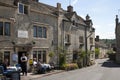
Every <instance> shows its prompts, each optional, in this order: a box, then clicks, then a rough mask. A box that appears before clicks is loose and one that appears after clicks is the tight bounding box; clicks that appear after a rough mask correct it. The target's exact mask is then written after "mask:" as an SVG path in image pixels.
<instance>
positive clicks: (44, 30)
mask: <svg viewBox="0 0 120 80" xmlns="http://www.w3.org/2000/svg"><path fill="white" fill-rule="evenodd" d="M43 38H47V29H46V27H43Z"/></svg>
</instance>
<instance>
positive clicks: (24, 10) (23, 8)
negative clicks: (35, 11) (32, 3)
mask: <svg viewBox="0 0 120 80" xmlns="http://www.w3.org/2000/svg"><path fill="white" fill-rule="evenodd" d="M19 4H21V5H23V13H21V12H20V11H19ZM25 6H27V7H28V9H29V6H28V5H26V4H23V3H18V13H19V14H25V10H24V7H25Z"/></svg>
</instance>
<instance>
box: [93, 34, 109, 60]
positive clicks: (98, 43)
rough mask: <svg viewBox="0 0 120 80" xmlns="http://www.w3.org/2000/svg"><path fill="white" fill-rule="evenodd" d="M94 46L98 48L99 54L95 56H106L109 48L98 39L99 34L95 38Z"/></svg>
mask: <svg viewBox="0 0 120 80" xmlns="http://www.w3.org/2000/svg"><path fill="white" fill-rule="evenodd" d="M95 48H97V49H99V52H100V53H99V55H96V58H106V57H107V52H108V51H109V50H110V49H109V47H108V46H107V45H106V44H105V43H104V42H103V41H100V40H99V36H96V38H95Z"/></svg>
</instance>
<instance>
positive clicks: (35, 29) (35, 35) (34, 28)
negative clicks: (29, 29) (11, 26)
mask: <svg viewBox="0 0 120 80" xmlns="http://www.w3.org/2000/svg"><path fill="white" fill-rule="evenodd" d="M33 36H34V37H37V27H36V26H34V27H33Z"/></svg>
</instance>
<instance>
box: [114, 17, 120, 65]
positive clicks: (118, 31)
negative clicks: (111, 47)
mask: <svg viewBox="0 0 120 80" xmlns="http://www.w3.org/2000/svg"><path fill="white" fill-rule="evenodd" d="M115 35H116V62H117V63H120V36H119V35H120V22H119V19H118V15H116V19H115Z"/></svg>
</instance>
